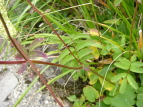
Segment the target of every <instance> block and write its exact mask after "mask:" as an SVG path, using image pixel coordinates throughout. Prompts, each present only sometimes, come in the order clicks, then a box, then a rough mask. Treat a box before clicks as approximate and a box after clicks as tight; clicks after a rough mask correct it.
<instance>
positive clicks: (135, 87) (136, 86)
mask: <svg viewBox="0 0 143 107" xmlns="http://www.w3.org/2000/svg"><path fill="white" fill-rule="evenodd" d="M127 80H128V82H129V84H130V85H131V86H132V87H133V88H134V89H138V84H137V82H136V81H135V79H134V78H133V76H132V75H130V74H128V76H127Z"/></svg>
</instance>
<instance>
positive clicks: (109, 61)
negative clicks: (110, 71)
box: [99, 58, 113, 64]
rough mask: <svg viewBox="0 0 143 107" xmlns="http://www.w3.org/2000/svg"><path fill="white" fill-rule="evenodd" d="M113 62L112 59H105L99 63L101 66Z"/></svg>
mask: <svg viewBox="0 0 143 107" xmlns="http://www.w3.org/2000/svg"><path fill="white" fill-rule="evenodd" d="M112 61H113V59H112V58H108V59H104V60H102V61H99V64H111V63H112Z"/></svg>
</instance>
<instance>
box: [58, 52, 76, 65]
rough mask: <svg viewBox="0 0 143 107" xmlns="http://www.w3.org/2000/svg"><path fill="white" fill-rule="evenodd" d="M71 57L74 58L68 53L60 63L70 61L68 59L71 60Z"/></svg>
mask: <svg viewBox="0 0 143 107" xmlns="http://www.w3.org/2000/svg"><path fill="white" fill-rule="evenodd" d="M73 59H74V57H73V56H72V55H70V54H69V55H67V56H66V57H65V58H64V59H63V60H62V61H61V62H60V63H61V64H63V65H64V64H66V63H68V62H70V61H71V60H73Z"/></svg>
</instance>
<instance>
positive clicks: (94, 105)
mask: <svg viewBox="0 0 143 107" xmlns="http://www.w3.org/2000/svg"><path fill="white" fill-rule="evenodd" d="M27 1H28V2H29V3H30V5H31V6H32V7H33V9H34V10H35V11H36V12H37V13H38V14H37V13H36V12H32V14H31V15H28V14H26V13H27V11H28V10H29V9H30V7H29V6H26V4H25V2H22V4H24V6H25V7H26V8H25V11H23V13H22V14H21V15H20V17H19V18H18V22H17V23H16V27H18V26H21V28H24V27H25V26H29V25H30V24H31V25H30V26H32V28H31V29H30V28H28V27H27V29H26V30H25V29H21V30H23V32H22V33H21V34H24V33H25V32H29V33H34V34H29V35H30V36H29V35H28V36H27V37H21V38H20V39H21V44H22V45H29V44H31V43H32V41H33V40H34V39H38V38H44V40H43V41H42V42H40V43H42V45H46V44H50V45H52V44H58V49H57V50H54V51H51V52H49V53H47V55H50V54H54V53H58V54H59V57H58V58H56V59H55V60H53V62H54V63H56V62H58V63H60V64H62V66H63V67H64V68H62V74H60V75H58V76H57V77H55V78H54V79H52V80H51V81H50V82H48V84H51V83H53V82H54V81H56V80H57V79H59V78H61V77H63V76H64V75H67V74H68V73H72V77H73V78H74V79H75V80H78V79H79V78H81V79H82V80H83V82H85V81H86V82H88V84H87V86H86V87H84V88H83V94H81V97H80V98H78V97H77V95H72V96H69V97H68V99H69V100H70V101H71V102H73V103H74V104H73V106H74V107H87V106H89V107H104V106H105V107H108V106H115V107H124V106H127V107H131V106H138V107H141V106H142V103H141V102H142V96H141V94H142V87H143V86H142V85H143V79H142V77H143V75H142V72H143V71H142V70H143V62H142V58H143V56H142V46H143V45H142V41H143V40H142V30H140V29H142V28H143V26H142V16H141V14H142V13H143V8H142V5H141V1H140V0H137V1H133V0H131V1H124V0H114V3H112V2H113V0H107V1H106V2H104V1H102V0H99V2H100V4H101V5H103V6H104V7H103V6H101V7H98V6H97V5H95V4H94V2H93V1H92V0H85V1H83V0H78V1H76V0H74V1H71V0H68V1H65V0H60V1H58V0H57V1H55V2H50V1H48V2H45V1H42V2H41V1H38V0H37V1H36V4H39V5H38V6H36V7H37V8H36V7H35V6H33V5H32V4H31V2H30V1H29V0H27ZM18 2H20V1H18ZM18 2H17V3H18ZM43 3H45V4H43ZM59 4H63V5H60V6H59V7H57V6H56V5H59ZM75 5H76V6H75ZM15 6H16V5H15ZM46 6H48V7H49V8H50V9H51V10H49V11H48V13H46V9H45V7H46ZM68 6H70V7H69V8H67V7H68ZM134 6H135V7H134ZM60 8H63V9H60ZM71 11H72V12H71ZM73 11H74V12H73ZM42 18H43V19H44V20H43V19H42ZM33 19H34V20H33ZM44 21H45V22H44ZM12 22H14V20H13V21H12ZM21 22H24V23H21ZM29 22H30V24H29ZM37 23H43V24H44V25H43V26H42V28H41V29H43V30H41V29H40V30H39V32H36V33H35V31H37V30H36V29H34V28H36V27H35V25H36V24H37ZM50 23H52V25H53V26H52V25H51V24H50ZM46 24H48V25H49V27H47V26H46ZM47 30H48V31H47ZM56 30H57V31H56ZM24 31H25V32H24ZM50 31H53V32H54V33H55V34H50ZM41 32H44V33H41ZM57 32H60V33H61V35H59V34H58V33H57ZM83 32H86V33H83ZM138 32H139V34H138ZM25 34H26V33H25ZM26 35H27V34H26ZM39 45H40V44H38V45H37V46H39ZM31 51H32V50H31ZM31 61H32V63H43V64H46V63H45V62H38V61H37V62H36V61H34V60H31ZM3 63H4V62H3ZM7 63H9V62H7ZM12 63H14V62H12ZM19 63H23V62H19ZM47 64H51V65H52V64H53V63H47ZM53 65H55V66H58V65H56V64H53ZM75 65H76V67H78V70H76V71H75V70H72V69H69V68H70V67H71V68H73V66H75ZM59 66H60V67H62V66H61V65H59ZM81 66H82V67H81ZM45 69H46V68H45ZM43 72H44V70H43ZM36 79H38V77H37V78H36ZM36 79H35V80H34V81H33V83H34V82H35V81H36ZM33 83H32V84H33ZM30 87H31V86H30ZM43 88H45V86H43V87H41V88H40V89H39V90H38V91H37V92H39V91H41V90H42V89H43ZM29 89H30V88H28V90H29ZM28 90H26V92H27V91H28ZM25 94H26V93H24V94H23V95H22V96H21V98H20V99H19V100H18V102H17V103H19V102H20V100H21V99H22V97H23V96H24V95H25Z"/></svg>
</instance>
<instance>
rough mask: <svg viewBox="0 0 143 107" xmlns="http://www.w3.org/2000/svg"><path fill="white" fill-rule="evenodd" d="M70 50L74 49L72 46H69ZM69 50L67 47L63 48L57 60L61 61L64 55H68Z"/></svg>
mask: <svg viewBox="0 0 143 107" xmlns="http://www.w3.org/2000/svg"><path fill="white" fill-rule="evenodd" d="M69 49H70V50H71V51H72V52H73V51H74V48H69ZM69 53H70V51H69V50H68V49H65V50H63V51H62V53H61V54H60V56H59V61H61V60H62V59H63V58H64V57H66V55H68V54H69Z"/></svg>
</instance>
